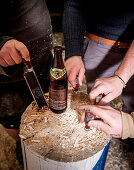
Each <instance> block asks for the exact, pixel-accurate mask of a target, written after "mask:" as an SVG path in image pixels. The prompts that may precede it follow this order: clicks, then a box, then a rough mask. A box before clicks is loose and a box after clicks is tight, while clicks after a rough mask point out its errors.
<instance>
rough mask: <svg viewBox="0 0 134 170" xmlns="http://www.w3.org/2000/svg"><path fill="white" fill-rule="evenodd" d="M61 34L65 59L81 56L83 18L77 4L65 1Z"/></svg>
mask: <svg viewBox="0 0 134 170" xmlns="http://www.w3.org/2000/svg"><path fill="white" fill-rule="evenodd" d="M63 32H64V40H65V47H66V59H67V58H69V57H70V56H83V45H84V34H85V18H84V13H83V11H82V7H81V5H80V3H79V2H77V1H76V0H75V1H72V0H66V1H65V4H64V13H63Z"/></svg>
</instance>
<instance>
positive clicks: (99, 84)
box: [89, 77, 123, 105]
mask: <svg viewBox="0 0 134 170" xmlns="http://www.w3.org/2000/svg"><path fill="white" fill-rule="evenodd" d="M122 90H123V84H122V82H121V81H120V80H119V78H117V77H106V78H101V79H96V81H95V83H94V85H93V87H92V89H91V92H90V93H89V98H90V101H91V103H92V104H95V99H96V97H97V96H99V94H104V96H103V98H102V99H101V101H100V102H99V105H106V104H107V103H108V102H110V101H112V100H113V99H115V98H116V97H118V96H119V95H120V94H121V93H122Z"/></svg>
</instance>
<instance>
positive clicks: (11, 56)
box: [0, 39, 30, 67]
mask: <svg viewBox="0 0 134 170" xmlns="http://www.w3.org/2000/svg"><path fill="white" fill-rule="evenodd" d="M18 51H20V52H21V53H22V55H23V56H24V59H25V60H26V61H29V60H30V55H29V51H28V49H27V47H26V46H25V45H24V44H23V43H22V42H20V41H17V40H14V39H12V40H9V41H7V42H6V43H5V44H4V45H3V47H2V48H1V50H0V65H1V66H3V67H8V66H12V65H15V64H19V63H21V62H22V57H21V55H19V53H18Z"/></svg>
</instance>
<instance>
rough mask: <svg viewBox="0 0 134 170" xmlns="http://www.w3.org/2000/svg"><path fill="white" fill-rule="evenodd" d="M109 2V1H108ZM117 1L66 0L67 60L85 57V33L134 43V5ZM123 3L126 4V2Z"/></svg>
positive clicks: (64, 28) (64, 27)
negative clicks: (72, 57) (119, 3)
mask: <svg viewBox="0 0 134 170" xmlns="http://www.w3.org/2000/svg"><path fill="white" fill-rule="evenodd" d="M108 3H109V4H108ZM121 3H122V4H121V5H120V7H119V6H117V5H116V3H114V1H107V3H104V1H95V2H92V3H91V1H90V3H89V1H82V0H65V3H64V14H63V32H64V38H65V47H66V59H67V58H69V57H71V56H75V55H76V56H83V41H84V35H85V32H86V31H87V32H90V33H92V34H95V35H98V36H101V37H104V38H107V39H111V40H118V41H121V42H131V41H132V40H133V38H134V7H133V6H132V8H131V5H130V4H129V5H130V7H129V6H128V5H126V1H125V2H123V1H122V2H121ZM123 3H124V4H123Z"/></svg>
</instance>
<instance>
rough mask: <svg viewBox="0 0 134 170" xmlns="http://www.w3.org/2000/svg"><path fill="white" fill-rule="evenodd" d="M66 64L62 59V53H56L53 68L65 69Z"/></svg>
mask: <svg viewBox="0 0 134 170" xmlns="http://www.w3.org/2000/svg"><path fill="white" fill-rule="evenodd" d="M64 67H65V66H64V63H63V59H62V54H61V52H55V53H54V62H53V68H60V69H63V68H64Z"/></svg>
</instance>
